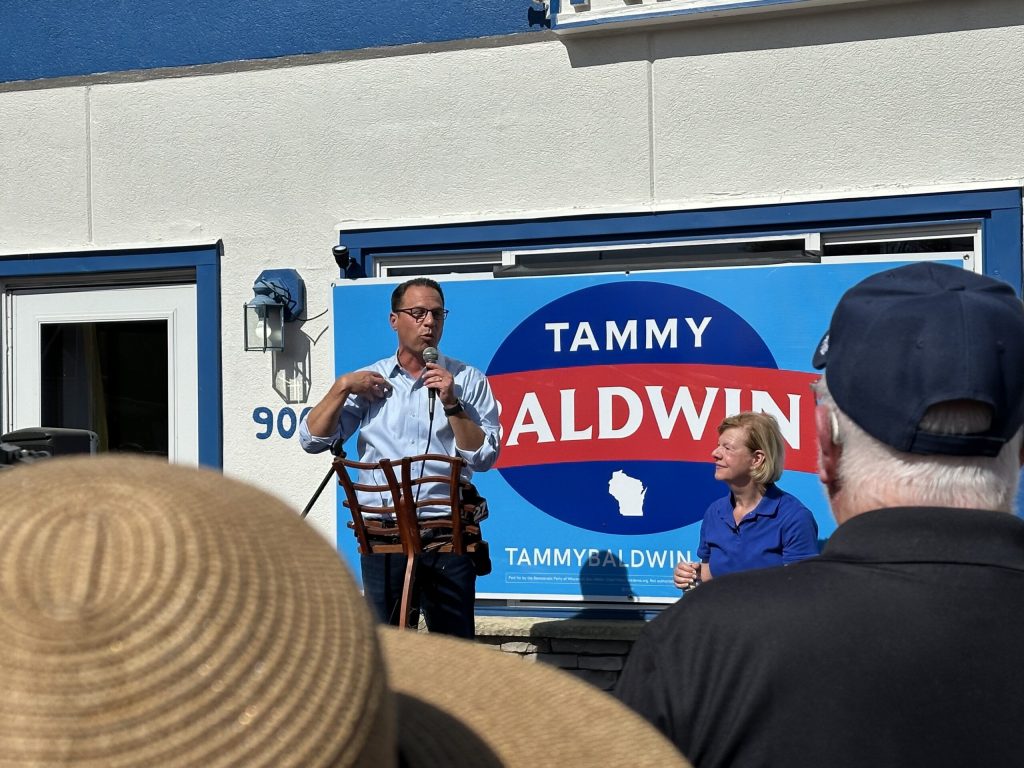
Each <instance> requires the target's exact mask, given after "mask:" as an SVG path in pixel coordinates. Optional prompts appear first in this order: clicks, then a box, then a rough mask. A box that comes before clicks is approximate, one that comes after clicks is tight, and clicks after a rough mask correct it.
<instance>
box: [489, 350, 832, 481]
mask: <svg viewBox="0 0 1024 768" xmlns="http://www.w3.org/2000/svg"><path fill="white" fill-rule="evenodd" d="M817 378H818V376H817V374H811V373H804V372H802V371H780V370H776V369H772V368H751V367H744V366H727V365H686V364H643V365H595V366H581V367H572V368H556V369H545V370H534V371H523V372H519V373H508V374H501V375H492V376H490V377H489V381H490V384H491V388H492V390H493V391H494V395H495V397H496V398H497V399H498V402H499V403H500V405H501V425H502V450H501V456H500V458H499V461H498V464H497V466H498V467H499V468H507V467H521V466H533V465H538V464H551V463H566V462H589V461H615V460H627V459H628V460H636V461H696V462H704V461H710V460H711V458H710V454H711V451H712V450H713V449H714V447H715V446H716V445H717V443H718V431H717V427H718V424H719V423H720V422H721V421H722V419H724V418H725V417H726V415H729V414H734V413H739V412H741V411H764V412H766V413H771V414H772V415H773V416H775V417H776V419H778V421H779V426H780V428H781V430H782V434H783V437H784V439H785V441H786V468H787V469H792V470H796V471H799V472H813V471H815V468H816V465H817V453H816V449H815V444H814V397H813V395H812V394H811V390H810V384H811V382H813V381H814V380H815V379H817Z"/></svg>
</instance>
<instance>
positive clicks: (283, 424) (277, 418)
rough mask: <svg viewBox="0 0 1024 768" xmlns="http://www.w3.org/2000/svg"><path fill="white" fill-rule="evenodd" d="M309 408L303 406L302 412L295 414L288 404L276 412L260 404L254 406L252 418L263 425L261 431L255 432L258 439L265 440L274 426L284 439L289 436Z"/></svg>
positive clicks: (296, 428) (292, 433) (272, 431)
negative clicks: (256, 406) (257, 406)
mask: <svg viewBox="0 0 1024 768" xmlns="http://www.w3.org/2000/svg"><path fill="white" fill-rule="evenodd" d="M309 411H310V409H309V408H303V409H302V412H301V413H299V414H298V415H296V414H295V411H293V410H292V409H291V408H289V407H288V406H285V407H284V408H282V409H281V410H279V411H278V412H277V414H276V415H275V414H274V412H273V411H272V410H271V409H270V408H267V407H266V406H263V405H261V406H260V407H259V408H254V409H253V412H252V420H253V421H254V422H256V423H257V424H259V425H260V426H261V427H263V431H262V432H257V433H256V437H257V438H258V439H260V440H266V439H267V438H268V437H270V436H271V435H272V434H274V429H275V427H276V429H277V434H279V435H280V436H281V437H283V438H285V439H286V440H287V439H288V438H290V437H291V436H292V435H294V434H295V432H296V431H297V430H298V428H299V422H300V421H302V420H303V419H304V418H306V414H307V413H309Z"/></svg>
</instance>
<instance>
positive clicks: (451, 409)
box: [444, 400, 466, 416]
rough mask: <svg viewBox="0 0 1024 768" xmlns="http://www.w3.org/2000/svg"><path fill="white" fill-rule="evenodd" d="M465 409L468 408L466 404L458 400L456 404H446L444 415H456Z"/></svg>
mask: <svg viewBox="0 0 1024 768" xmlns="http://www.w3.org/2000/svg"><path fill="white" fill-rule="evenodd" d="M464 410H466V406H464V405H463V404H462V401H461V400H456V401H455V405H450V406H449V405H446V406H445V407H444V415H445V416H454V415H455V414H457V413H462V412H463V411H464Z"/></svg>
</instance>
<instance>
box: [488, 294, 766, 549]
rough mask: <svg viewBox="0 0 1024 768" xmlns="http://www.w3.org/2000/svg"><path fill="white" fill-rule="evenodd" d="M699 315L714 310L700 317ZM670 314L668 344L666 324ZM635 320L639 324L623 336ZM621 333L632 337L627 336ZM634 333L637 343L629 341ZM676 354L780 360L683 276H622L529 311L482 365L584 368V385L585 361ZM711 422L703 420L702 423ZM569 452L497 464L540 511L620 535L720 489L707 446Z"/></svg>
mask: <svg viewBox="0 0 1024 768" xmlns="http://www.w3.org/2000/svg"><path fill="white" fill-rule="evenodd" d="M687 318H689V321H688V320H687ZM705 318H711V320H710V321H708V322H706V323H705V322H704V319H705ZM673 320H674V321H675V329H676V335H675V344H674V345H672V344H671V343H670V342H671V336H670V335H669V334H667V333H666V332H665V330H666V328H668V327H669V326H670V325H671V324H672V321H673ZM631 321H635V326H634V327H635V331H634V333H633V335H632V336H628V334H627V331H628V329H629V327H630V325H629V324H630V322H631ZM609 323H611V325H609ZM584 324H585V327H583V326H584ZM648 329H653V332H651V333H648ZM624 334H626V335H624ZM556 335H557V342H556ZM627 336H628V338H629V342H623V338H627ZM698 337H699V339H700V343H699V345H698V344H697V343H696V340H697V338H698ZM634 339H635V342H636V343H635V345H634V344H632V343H630V342H631V341H632V340H634ZM680 363H686V364H691V365H729V366H749V367H760V368H773V369H775V368H777V367H778V366H777V364H776V361H775V358H774V357H773V356H772V354H771V352H770V351H769V349H768V347H767V345H766V344H765V343H764V340H763V339H762V338H761V337H760V336H759V335H758V334H757V332H756V331H755V330H754V329H753V328H752V327H751V326H750V324H749V323H747V322H746V321H745V320H744V319H743V318H742V317H740V316H739V315H738V314H736V313H735V312H734V311H733V310H731V309H729V308H728V307H726V306H725V305H723V304H721V303H720V302H718V301H715V300H714V299H712V298H710V297H708V296H705V295H704V294H701V293H697V292H696V291H691V290H689V289H687V288H683V287H681V286H676V285H669V284H667V283H657V282H652V281H632V280H627V281H622V282H612V283H604V284H601V285H596V286H590V287H587V288H583V289H581V290H578V291H574V292H573V293H570V294H568V295H566V296H563V297H561V298H559V299H557V300H555V301H553V302H551V303H549V304H547V305H545V306H544V307H542V308H540V309H539V310H537V311H536V312H534V313H533V314H531V315H530V316H529V317H527V318H526V319H524V320H523V321H522V322H521V323H520V324H519V325H518V326H517V327H516V328H515V329H514V330H513V331H512V332H511V333H510V334H509V335H508V337H507V338H506V339H505V340H504V341H503V342H502V344H501V345H500V346H499V347H498V350H497V352H495V355H494V358H493V359H492V360H491V363H490V365H489V366H488V368H487V374H488V375H492V376H493V375H499V374H506V373H536V374H537V375H538V376H539V377H540V376H543V372H544V371H545V370H551V369H566V368H580V369H581V370H580V371H579V381H580V385H581V387H585V386H586V377H587V374H586V370H585V369H586V368H587V367H588V366H594V365H615V364H619V365H636V364H647V365H657V364H680ZM719 396H721V393H719ZM503 406H505V407H508V404H503ZM557 421H558V420H557V419H553V420H552V423H555V424H557ZM717 426H718V425H717V424H710V423H709V424H708V425H707V429H711V430H714V429H715V428H716V427H717ZM676 428H677V429H678V428H679V426H677V427H676ZM624 442H625V441H624ZM574 444H576V445H578V443H574ZM571 445H572V444H570V445H567V447H566V451H567V452H569V451H571ZM624 451H628V446H625V444H624ZM567 459H568V460H567V461H566V462H560V463H557V464H551V463H548V464H535V465H526V466H515V467H507V468H499V470H498V471H499V472H500V473H501V475H502V477H503V478H504V479H505V480H506V481H507V482H508V483H509V485H511V486H512V487H513V488H514V489H515V490H516V492H517V493H519V495H520V496H522V497H523V498H524V499H526V500H527V501H528V502H529V503H530V504H532V505H533V506H535V507H537V508H538V509H540V510H542V511H543V512H545V513H546V514H548V515H550V516H552V517H554V518H556V519H558V520H561V521H562V522H565V523H568V524H570V525H573V526H576V527H579V528H584V529H587V530H591V531H597V532H600V533H609V534H619V535H645V534H651V533H660V532H662V531H669V530H675V529H677V528H682V527H684V526H686V525H690V524H691V523H694V522H697V521H698V520H701V519H702V518H703V516H704V511H705V509H706V508H707V506H708V504H710V503H711V501H713V500H714V499H716V498H718V497H720V496H721V495H722V494H723V493H724V492H726V488H725V486H724V485H722V484H721V483H719V482H718V481H716V480H715V479H714V469H713V467H712V465H711V458H710V455H709V457H708V461H707V462H687V461H672V460H671V459H670V458H669V459H667V460H664V461H649V460H645V461H639V460H636V459H635V458H634V457H631V456H629V455H628V453H627V454H625V455H623V456H621V457H620V458H617V459H616V460H614V461H579V462H573V461H572V460H571V456H569V457H567ZM623 489H625V492H623ZM613 494H614V495H613ZM638 502H639V503H640V509H641V512H640V514H637V511H638V508H637V503H638Z"/></svg>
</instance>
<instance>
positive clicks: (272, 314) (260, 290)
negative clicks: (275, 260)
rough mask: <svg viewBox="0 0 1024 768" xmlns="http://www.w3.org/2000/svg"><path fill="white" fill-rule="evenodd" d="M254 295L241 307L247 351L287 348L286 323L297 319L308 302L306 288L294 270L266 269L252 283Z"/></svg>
mask: <svg viewBox="0 0 1024 768" xmlns="http://www.w3.org/2000/svg"><path fill="white" fill-rule="evenodd" d="M252 292H253V297H252V300H251V301H250V302H249V303H248V304H244V305H243V306H242V311H243V312H244V315H245V317H244V320H245V351H246V352H253V351H259V352H266V351H267V350H268V349H274V350H283V349H284V324H285V323H289V322H291V321H292V320H295V319H297V318H298V316H299V315H301V314H302V310H303V308H304V305H305V303H306V287H305V285H303V283H302V278H300V277H299V273H298V272H296V271H295V270H294V269H265V270H263V271H262V272H260V276H259V277H257V278H256V282H254V283H253V284H252Z"/></svg>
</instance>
